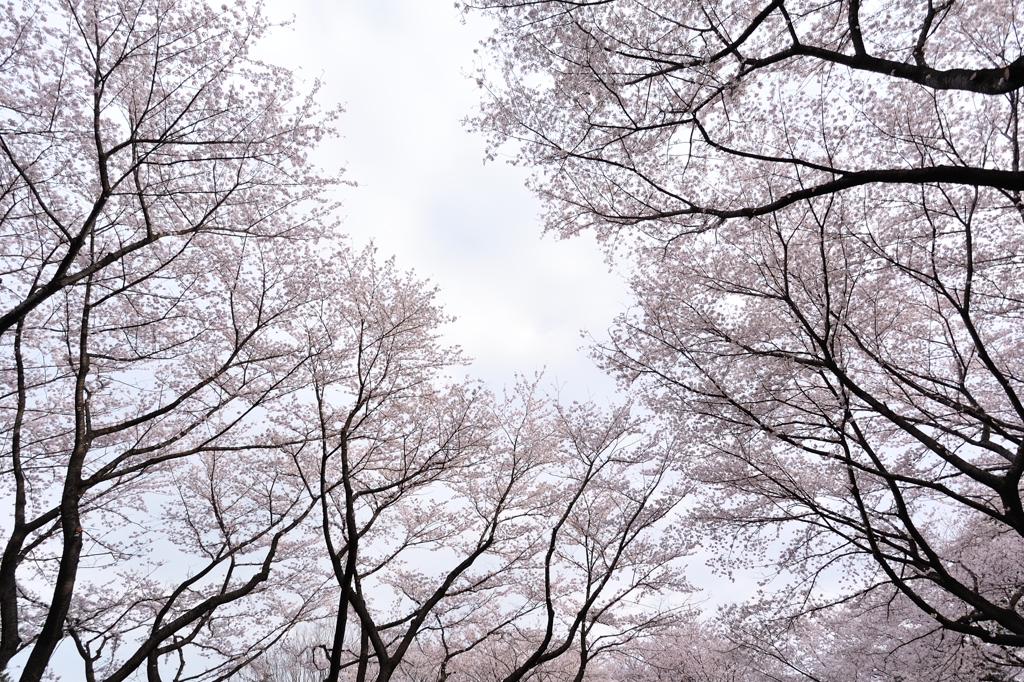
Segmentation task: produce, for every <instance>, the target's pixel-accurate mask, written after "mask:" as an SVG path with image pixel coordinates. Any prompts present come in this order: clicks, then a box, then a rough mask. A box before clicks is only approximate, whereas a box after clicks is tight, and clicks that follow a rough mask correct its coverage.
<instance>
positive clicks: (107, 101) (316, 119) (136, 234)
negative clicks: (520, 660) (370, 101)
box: [0, 0, 337, 682]
mask: <svg viewBox="0 0 1024 682" xmlns="http://www.w3.org/2000/svg"><path fill="white" fill-rule="evenodd" d="M267 28H268V24H267V22H266V20H265V19H264V18H262V17H261V16H260V15H259V13H258V12H248V11H247V10H246V9H245V8H244V6H242V5H234V6H232V7H230V8H229V7H227V6H222V7H220V8H219V9H216V8H213V7H209V6H206V5H204V4H202V3H198V2H188V1H183V2H162V1H150V0H141V1H139V2H106V1H104V0H96V1H88V2H62V1H54V2H33V3H23V4H22V3H9V4H7V5H5V6H4V7H3V8H2V10H0V34H2V36H3V39H2V40H0V45H2V48H0V51H2V60H0V186H2V192H0V205H2V211H0V243H2V245H3V248H2V250H0V253H2V255H0V261H2V272H0V277H2V279H0V334H2V337H0V341H2V343H0V355H2V360H0V377H2V378H0V382H2V386H3V389H2V397H0V410H2V412H3V414H4V419H3V426H2V429H3V439H2V442H3V465H2V491H3V492H2V496H3V500H4V505H5V509H8V510H10V511H9V512H8V513H6V514H3V519H4V520H3V528H4V532H3V536H4V549H3V556H2V560H0V628H2V634H0V669H7V670H12V669H18V668H20V670H21V679H22V680H25V681H26V682H27V681H30V680H33V681H34V680H39V679H41V678H42V676H43V675H44V673H45V672H46V671H47V669H48V668H49V669H52V666H51V661H52V657H53V655H54V651H55V650H56V648H57V646H58V645H59V644H61V643H62V642H63V643H65V646H64V647H62V651H63V652H64V653H65V654H67V652H69V651H71V652H77V653H76V654H75V655H76V656H77V658H78V666H79V667H78V673H77V675H79V676H80V677H81V678H84V679H87V680H90V682H91V681H92V680H98V679H101V680H110V681H113V680H123V679H127V678H128V677H129V676H132V675H135V674H137V671H139V670H140V669H145V670H146V673H145V674H146V675H147V677H148V679H150V680H158V679H161V675H165V674H167V675H170V676H171V677H174V678H176V679H180V678H181V677H182V676H183V675H186V676H203V675H205V676H207V677H210V678H216V677H223V676H225V675H226V674H229V673H230V672H231V670H233V669H236V668H238V667H239V666H241V665H243V664H244V663H245V662H246V661H247V660H249V659H250V658H251V657H252V656H255V655H258V654H259V653H260V652H261V651H262V650H263V649H265V648H266V647H267V646H269V645H270V644H271V643H273V641H275V639H276V638H278V637H280V636H281V634H282V633H283V632H285V631H287V629H288V627H290V625H291V624H293V623H294V622H297V621H298V620H301V619H302V618H303V617H304V615H303V614H304V612H305V611H306V610H307V609H308V608H309V607H310V604H311V603H312V601H311V600H314V599H315V596H316V594H317V591H318V590H319V585H317V584H314V583H313V582H311V581H310V580H308V579H307V578H306V577H305V573H304V572H303V571H302V570H301V569H302V561H300V559H301V558H302V556H303V552H304V551H305V550H304V549H303V545H302V544H301V543H298V542H297V541H296V540H294V539H293V536H294V531H295V529H296V528H298V527H299V525H300V524H301V522H302V521H303V519H304V518H306V516H307V515H308V514H309V513H310V512H311V510H312V504H311V501H310V498H309V496H308V494H307V491H306V488H305V486H304V485H303V481H302V478H301V473H300V472H299V470H298V468H297V464H296V462H295V459H294V453H293V449H294V448H293V447H292V446H291V445H290V444H288V443H286V442H284V441H282V440H281V439H280V438H279V437H278V436H277V435H275V427H273V422H272V421H271V420H269V419H268V418H267V416H268V415H270V414H273V413H274V412H275V411H276V410H280V409H283V407H284V404H285V403H284V401H285V400H286V398H287V397H288V396H289V395H291V394H292V393H294V391H296V390H298V389H299V388H301V386H302V384H301V382H300V377H301V373H300V369H301V368H303V367H304V366H305V364H306V362H308V358H309V348H308V344H306V343H305V340H304V339H303V338H302V337H301V336H295V335H294V334H292V333H291V330H293V328H294V326H295V325H296V324H297V320H298V319H300V318H301V317H302V316H303V315H304V314H305V313H304V310H305V308H306V307H308V306H309V305H311V304H312V302H313V301H312V299H311V297H310V295H309V292H308V291H307V290H306V288H305V287H304V286H302V281H303V280H304V279H306V278H307V274H306V270H308V268H309V267H311V266H312V263H313V260H314V259H313V258H312V254H313V253H314V252H315V244H314V241H315V240H316V239H317V238H319V237H321V236H323V235H326V234H329V233H330V230H329V229H328V227H325V223H324V217H325V216H326V214H327V212H328V211H329V209H330V206H329V205H328V204H326V203H325V199H324V195H323V191H324V190H325V189H326V188H327V187H329V186H331V185H332V184H334V183H336V181H337V180H336V179H335V178H332V177H330V176H325V175H320V174H319V172H318V171H317V170H316V169H314V168H312V167H311V166H310V164H309V163H308V162H307V160H306V154H307V153H308V152H309V150H310V149H311V148H312V146H313V145H315V144H316V142H317V141H318V140H319V139H320V138H321V137H322V136H323V135H324V134H326V133H328V132H329V131H330V127H329V126H330V119H331V118H332V116H333V114H327V115H324V114H322V113H319V112H318V111H317V110H316V107H315V106H314V105H313V103H312V100H311V99H310V98H309V97H307V96H300V95H299V93H298V92H297V91H296V89H295V86H294V83H293V79H292V77H291V74H290V73H289V72H287V71H285V70H282V69H278V68H275V67H272V66H269V65H265V64H262V63H259V62H257V61H254V60H253V59H251V58H250V57H249V56H248V51H249V49H250V47H251V46H252V44H253V42H254V41H255V40H257V39H258V38H259V37H260V36H261V35H262V34H263V32H264V31H265V30H266V29H267ZM15 659H17V660H15ZM8 666H14V667H13V668H9V667H8Z"/></svg>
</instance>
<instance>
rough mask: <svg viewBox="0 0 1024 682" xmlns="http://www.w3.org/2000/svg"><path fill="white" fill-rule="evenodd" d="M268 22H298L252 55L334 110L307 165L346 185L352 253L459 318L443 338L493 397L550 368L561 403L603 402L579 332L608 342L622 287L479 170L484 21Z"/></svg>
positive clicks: (520, 190) (383, 6) (354, 10)
mask: <svg viewBox="0 0 1024 682" xmlns="http://www.w3.org/2000/svg"><path fill="white" fill-rule="evenodd" d="M265 11H266V12H267V13H268V14H269V16H270V17H271V18H273V19H276V20H284V19H287V18H289V17H291V16H293V15H294V23H293V25H292V26H291V27H290V28H285V29H277V30H275V31H274V33H273V35H272V36H271V37H270V38H269V39H268V40H267V41H265V43H264V44H262V45H261V47H260V49H259V54H260V55H261V56H263V57H264V58H265V59H267V60H268V61H271V62H274V63H277V64H281V65H285V66H289V67H291V68H295V69H297V70H298V72H299V76H300V78H301V79H303V80H304V81H305V82H306V84H307V87H308V85H309V84H311V83H312V81H313V80H314V79H316V78H320V79H321V80H322V81H323V89H322V90H321V92H320V95H319V99H320V102H321V103H322V104H323V105H324V106H332V105H334V104H336V103H341V104H343V105H344V107H345V109H346V113H345V114H344V115H343V116H342V117H341V120H340V122H339V129H340V131H341V134H342V136H343V137H342V139H340V140H330V141H328V142H327V143H326V144H325V145H324V146H323V148H322V149H321V150H320V153H319V157H318V161H319V163H320V164H321V165H322V166H324V167H326V168H329V169H330V168H337V167H339V166H344V167H345V168H346V169H347V170H346V174H345V178H346V179H347V180H351V181H354V182H356V183H358V187H355V188H347V187H346V188H343V189H342V190H340V198H341V200H342V201H343V202H344V210H343V213H344V225H343V227H344V230H345V231H346V232H347V233H348V234H350V235H351V237H352V239H353V241H354V242H355V244H356V246H357V247H361V246H362V245H363V244H365V243H367V241H368V240H370V239H373V240H374V242H375V243H376V245H377V246H378V247H379V253H380V255H381V257H382V258H383V257H387V256H389V255H392V254H393V255H395V256H396V258H397V263H398V265H399V267H401V268H402V269H413V270H415V271H416V273H417V275H419V276H420V277H422V278H428V279H430V280H431V281H432V282H434V283H436V284H437V285H438V286H439V287H440V289H441V293H440V301H441V302H442V303H443V305H444V307H445V309H446V311H447V312H448V313H450V314H452V315H455V316H456V317H457V318H458V319H457V322H456V323H455V324H454V325H451V326H450V327H448V329H447V330H446V336H447V338H448V340H449V341H450V342H451V343H455V344H458V345H460V346H462V348H463V349H464V350H465V351H466V353H467V355H468V356H470V357H471V358H473V359H474V364H473V366H472V367H471V368H470V370H469V371H470V373H471V374H472V375H473V376H475V377H479V378H481V379H483V380H484V381H486V382H488V383H489V384H490V385H491V386H492V388H494V389H495V390H499V391H500V389H501V387H502V386H503V385H508V384H511V383H512V381H513V380H514V375H515V373H516V372H519V373H523V374H526V375H532V374H533V373H534V372H536V371H539V370H541V369H544V368H546V374H545V377H546V381H547V382H548V383H557V384H558V385H559V386H562V390H561V394H562V396H563V397H565V398H571V399H585V398H587V397H589V396H592V397H594V398H595V399H597V400H598V401H599V402H600V403H604V402H606V401H607V400H609V399H613V396H614V394H615V386H614V383H613V382H612V381H611V379H610V378H608V377H607V376H605V375H604V374H603V373H602V372H601V371H600V370H598V369H597V368H596V367H595V366H594V365H593V363H592V361H591V360H590V359H589V357H588V353H587V350H586V348H585V346H586V345H587V343H588V342H587V340H586V339H584V338H582V337H581V335H580V332H581V330H587V331H589V332H590V333H591V334H593V335H594V336H595V337H597V338H602V337H603V336H604V335H605V330H606V329H607V328H608V327H609V326H610V324H611V322H612V318H613V317H614V316H615V315H616V314H617V313H619V312H621V311H622V310H623V309H624V308H625V306H626V305H627V302H628V293H627V288H626V286H625V284H624V283H623V280H622V278H621V277H620V276H617V275H614V274H612V273H610V272H609V271H608V266H607V264H606V263H605V262H604V260H603V255H602V253H601V251H600V249H599V248H598V246H597V245H596V243H595V242H594V240H593V238H592V237H587V236H584V237H580V238H576V239H571V240H568V241H559V240H557V239H555V238H554V237H553V236H551V235H548V236H544V237H542V227H541V224H540V221H539V219H538V216H539V214H540V211H541V207H540V204H539V202H538V200H537V199H536V198H535V197H534V196H533V195H532V194H531V193H530V192H529V191H528V190H527V189H526V188H525V187H524V185H523V183H524V180H525V179H526V171H525V170H523V169H519V168H514V167H511V166H509V165H507V164H505V163H503V162H502V161H501V160H500V159H499V160H498V161H497V162H493V163H488V164H487V165H484V164H483V157H484V140H483V137H482V136H481V135H480V134H479V133H475V132H471V131H469V130H467V128H466V127H465V126H463V125H462V123H461V122H462V120H463V119H464V118H465V117H466V116H468V115H471V114H472V113H473V112H475V111H476V110H477V108H478V106H479V102H480V97H481V91H480V90H479V89H478V87H477V86H476V83H475V82H474V80H473V79H472V78H468V77H467V76H468V75H469V74H471V73H472V72H473V70H474V68H475V65H476V64H477V63H478V60H479V59H480V57H479V56H478V55H476V54H474V50H475V49H476V48H477V47H478V46H479V42H480V40H482V39H483V38H485V37H486V36H487V35H489V33H490V26H489V24H488V23H487V22H486V21H485V20H484V19H483V18H482V17H470V18H469V19H468V21H466V22H463V21H462V16H461V13H460V12H459V11H458V10H456V9H455V8H454V6H453V3H452V2H451V1H450V0H329V1H328V0H297V1H296V0H291V1H288V2H286V1H284V0H268V1H267V3H266V5H265Z"/></svg>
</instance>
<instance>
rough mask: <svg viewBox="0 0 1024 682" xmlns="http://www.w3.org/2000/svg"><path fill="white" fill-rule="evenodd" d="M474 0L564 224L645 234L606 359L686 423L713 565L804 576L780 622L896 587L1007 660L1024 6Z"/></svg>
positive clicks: (499, 86)
mask: <svg viewBox="0 0 1024 682" xmlns="http://www.w3.org/2000/svg"><path fill="white" fill-rule="evenodd" d="M473 4H475V5H477V6H479V7H482V8H484V9H485V10H487V11H488V12H489V13H490V14H491V15H492V16H494V17H495V18H496V19H497V21H498V22H499V28H498V29H497V31H496V33H495V34H494V37H493V38H492V40H491V41H490V43H489V48H490V54H491V55H492V57H493V59H494V61H495V62H496V64H497V68H498V70H499V73H500V76H499V77H498V78H497V79H492V80H488V78H487V77H486V75H485V76H481V84H482V85H483V86H485V87H486V88H488V89H489V93H490V97H489V99H488V100H487V101H486V102H485V104H484V110H483V113H482V115H481V116H480V117H479V118H478V119H477V124H478V125H479V126H480V127H482V128H484V129H485V130H487V131H489V133H490V134H491V136H492V137H491V140H492V144H493V145H494V149H493V150H492V153H496V148H497V146H498V145H501V144H504V143H506V142H509V141H513V142H515V143H516V145H517V147H516V151H515V153H516V154H517V156H516V159H517V160H518V161H519V162H521V163H525V164H528V165H531V166H533V167H535V168H536V169H537V176H536V177H535V179H534V186H535V188H536V189H537V190H538V192H539V193H540V194H541V195H542V196H543V197H544V198H545V199H546V200H547V206H548V213H547V224H548V226H549V228H551V229H555V230H558V231H560V232H561V234H563V235H570V234H574V233H576V232H578V231H579V230H581V229H594V230H596V231H597V233H598V234H599V235H600V236H601V237H602V238H604V239H607V240H610V242H609V244H610V248H616V247H618V246H620V245H628V247H629V249H630V250H631V251H630V256H629V260H630V262H632V263H634V264H635V265H636V274H635V277H634V280H633V287H634V291H635V295H636V306H635V308H634V309H633V310H632V311H630V312H628V313H626V314H624V315H622V316H621V317H620V319H619V320H618V322H617V324H616V326H615V328H614V329H613V330H612V334H611V337H610V340H609V341H608V342H606V343H602V344H601V346H600V348H598V350H597V354H598V357H599V361H600V362H602V363H603V364H604V366H605V367H606V368H607V369H608V370H609V371H611V372H613V373H615V374H616V375H617V376H618V377H619V378H621V379H622V381H623V382H624V384H628V385H631V386H632V387H633V388H634V390H635V391H636V392H637V394H638V395H639V396H641V398H642V399H643V401H644V402H645V404H646V405H647V406H648V407H649V408H650V409H652V410H653V411H655V412H656V413H657V414H659V415H662V416H664V417H665V418H667V419H670V420H671V421H672V422H673V424H674V428H675V431H676V433H678V434H680V437H681V438H685V439H686V440H687V441H688V442H689V443H690V453H691V454H690V456H688V457H687V458H686V459H685V460H684V461H683V465H684V469H685V471H686V473H687V475H689V476H690V477H692V478H693V479H694V480H695V481H699V482H701V483H702V484H703V487H702V490H703V493H702V494H700V495H699V498H700V499H699V501H697V502H696V504H695V506H694V516H693V521H694V523H695V524H697V528H699V529H701V530H702V532H703V533H704V534H705V535H706V537H707V538H708V545H709V546H711V547H712V548H714V549H717V550H719V552H718V554H719V555H720V556H722V557H727V558H726V559H723V560H722V561H720V562H719V564H718V565H719V566H720V567H721V568H722V570H726V571H728V570H744V569H750V568H756V569H758V570H762V571H768V572H769V574H770V575H773V576H775V577H774V579H773V580H774V582H773V583H772V584H773V585H782V586H784V587H776V588H775V589H774V591H773V593H772V594H773V596H772V597H771V601H770V603H771V608H772V610H773V612H777V613H784V614H786V617H787V618H788V619H789V620H787V619H784V618H779V619H775V620H774V621H771V622H773V623H774V626H775V627H776V628H777V629H776V630H775V632H776V633H777V634H776V636H777V637H778V638H780V639H779V641H780V642H781V641H783V639H784V635H783V634H779V633H783V632H784V631H785V629H784V628H785V627H790V625H784V624H787V623H788V624H792V623H794V622H796V621H793V620H792V618H794V617H795V616H798V615H800V614H808V615H807V617H811V615H809V614H817V613H822V612H823V610H825V611H827V609H828V607H829V606H830V605H831V606H835V607H836V608H841V605H842V604H844V603H845V602H847V601H849V600H851V599H853V600H856V599H860V598H867V595H870V594H873V593H876V592H878V593H885V594H888V595H890V596H891V597H892V598H894V599H898V600H900V602H901V604H913V605H914V606H915V607H916V608H917V609H918V610H919V612H920V614H923V616H924V617H925V618H926V619H927V620H929V621H930V622H932V623H934V624H935V626H936V627H937V628H938V632H939V633H940V635H939V636H945V637H948V638H949V641H955V642H959V643H960V644H958V645H957V646H961V645H962V647H963V648H964V650H968V649H973V648H977V647H979V646H982V645H985V646H994V647H996V648H999V647H1002V648H1003V651H1004V652H1005V653H1006V660H1015V659H1014V656H1015V654H1013V655H1011V654H1012V652H1014V651H1016V650H1019V647H1021V646H1022V645H1024V619H1022V618H1024V607H1022V605H1021V595H1022V594H1024V578H1022V576H1021V574H1020V572H1019V567H1018V564H1017V562H1015V561H1013V560H1011V559H1009V557H1012V556H1017V555H1019V552H1020V547H1021V542H1022V541H1024V540H1022V538H1024V514H1022V511H1021V510H1022V502H1021V474H1022V473H1024V440H1022V437H1024V409H1022V407H1021V405H1022V404H1024V403H1022V401H1021V390H1022V386H1021V383H1020V377H1021V376H1022V369H1024V368H1021V367H1020V366H1019V364H1020V357H1021V352H1020V351H1021V330H1022V327H1021V322H1020V301H1021V300H1022V298H1021V294H1022V292H1020V291H1019V288H1020V282H1021V279H1022V278H1021V272H1022V271H1021V257H1022V254H1021V246H1020V245H1021V234H1022V225H1021V220H1022V210H1021V209H1022V206H1021V199H1020V190H1021V189H1022V184H1024V173H1022V172H1021V170H1020V135H1019V107H1020V102H1019V99H1020V92H1021V86H1022V85H1024V81H1022V78H1024V57H1022V51H1024V46H1022V43H1021V35H1022V34H1021V30H1020V28H1021V25H1022V22H1024V16H1022V10H1024V7H1022V6H1021V5H1020V3H1000V2H972V3H965V2H958V1H957V0H949V1H946V2H932V1H930V0H925V1H921V2H877V3H861V2H858V1H857V0H843V1H841V2H829V3H807V2H800V1H794V0H771V1H767V2H753V1H751V0H736V1H733V2H714V3H711V2H702V1H700V0H695V1H694V2H661V1H658V0H650V1H645V0H599V1H598V0H595V1H593V2H591V1H587V0H584V1H582V2H568V1H561V0H550V1H540V2H519V1H517V0H488V1H486V2H479V3H473ZM765 589H766V590H767V589H770V588H768V587H766V588H765ZM894 595H895V596H894ZM845 613H846V614H847V615H849V614H851V613H856V611H846V612H845ZM903 613H907V612H906V611H903ZM907 619H908V620H907V623H914V625H913V627H918V625H917V624H916V623H918V620H919V618H917V617H914V618H911V617H910V616H907ZM766 622H767V621H766ZM817 622H819V623H824V622H832V621H828V620H827V618H826V617H825V616H820V618H819V620H818V621H817ZM794 627H795V626H794ZM854 627H855V626H854ZM908 627H909V626H908ZM943 633H944V634H943ZM769 639H770V638H763V639H762V641H769ZM896 641H901V640H899V638H896ZM862 644H863V646H865V647H866V646H868V644H867V643H866V640H865V641H863V642H862ZM801 646H803V645H801ZM797 658H799V657H797ZM897 658H898V657H897ZM793 660H794V661H795V660H796V659H793ZM893 660H896V659H895V658H894V659H893ZM1018 664H1019V662H1018ZM808 670H809V668H808ZM985 674H987V673H985ZM976 676H977V677H981V676H982V673H978V674H977V675H976Z"/></svg>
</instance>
